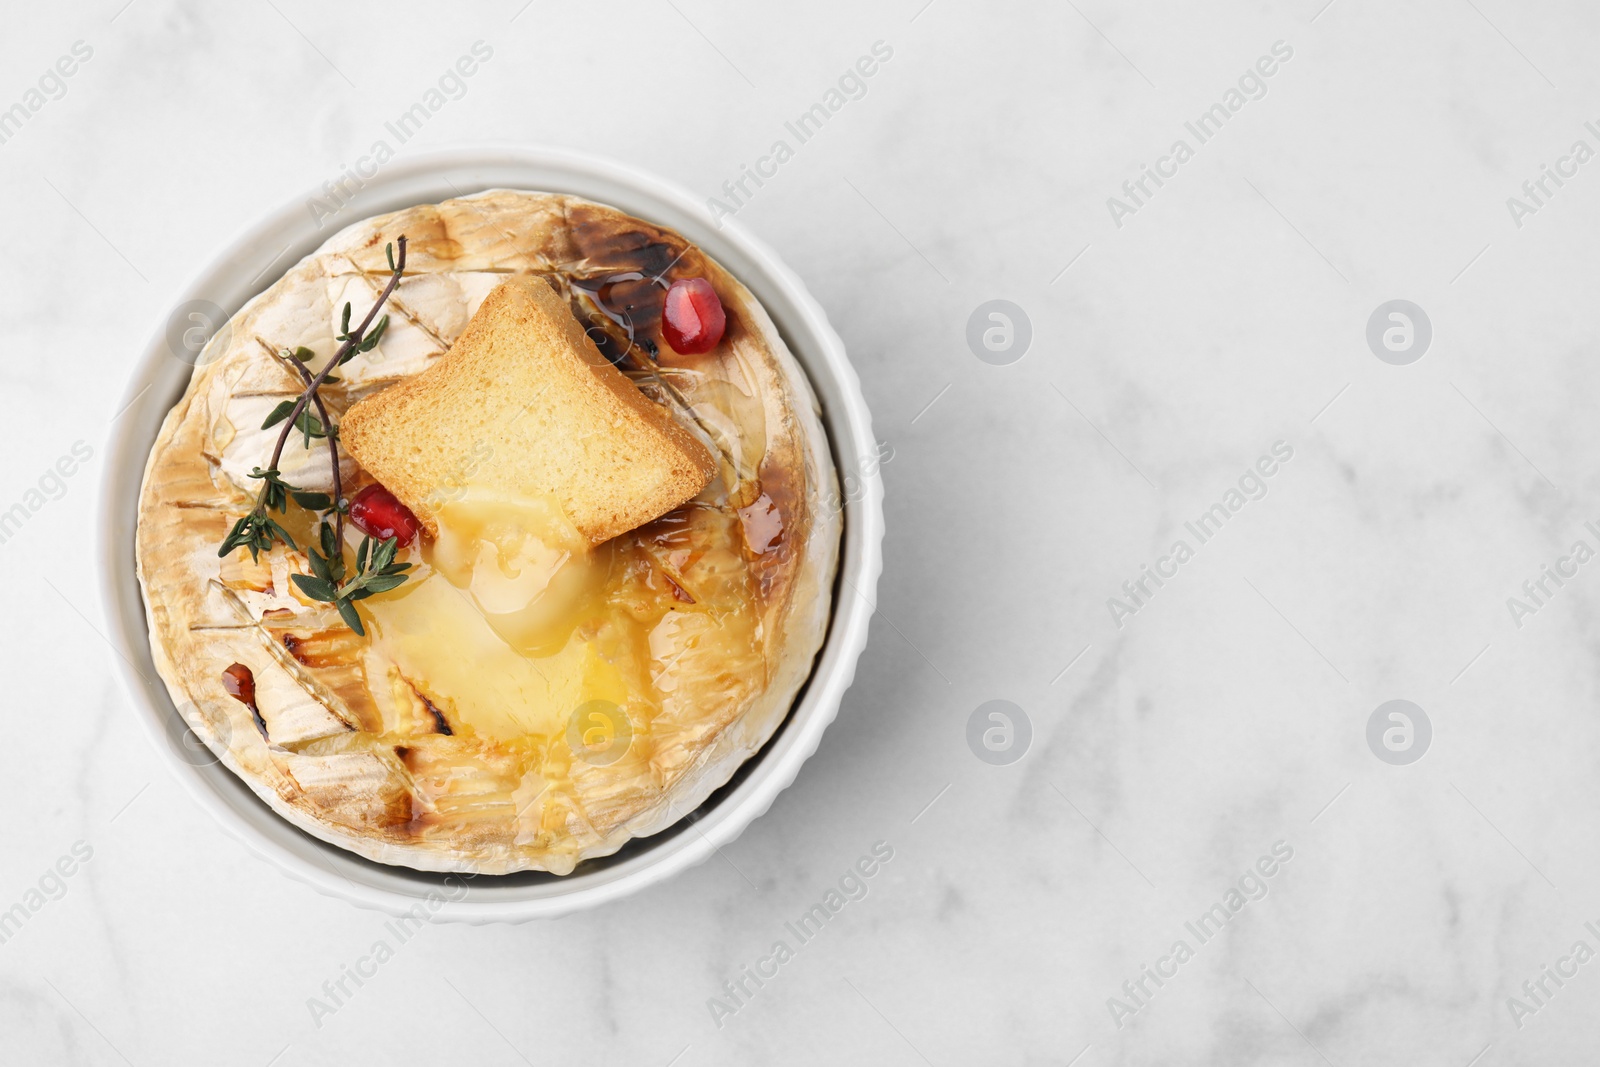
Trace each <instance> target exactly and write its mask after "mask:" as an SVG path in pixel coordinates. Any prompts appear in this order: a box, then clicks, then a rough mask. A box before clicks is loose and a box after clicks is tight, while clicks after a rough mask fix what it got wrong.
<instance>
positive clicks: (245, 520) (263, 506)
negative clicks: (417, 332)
mask: <svg viewBox="0 0 1600 1067" xmlns="http://www.w3.org/2000/svg"><path fill="white" fill-rule="evenodd" d="M396 244H397V245H398V246H399V256H398V257H396V255H395V245H388V246H387V247H386V248H385V249H384V254H385V257H386V258H387V260H388V263H389V281H388V284H387V285H385V286H384V288H383V291H382V292H380V293H379V294H378V299H377V300H376V301H375V302H374V303H373V305H372V307H371V308H369V309H368V310H367V314H366V316H365V317H364V318H363V319H362V320H361V323H360V324H359V325H358V326H356V328H355V329H354V330H352V329H351V328H350V311H351V308H350V304H349V302H348V301H346V303H345V305H344V311H343V313H342V315H341V316H340V320H339V333H338V336H337V337H336V338H335V340H337V341H339V342H340V345H339V348H338V350H337V351H335V352H334V355H333V358H332V359H330V360H328V362H327V364H326V365H325V366H324V367H323V368H322V369H321V370H320V371H318V372H317V373H316V374H312V373H311V371H310V369H309V368H308V367H307V366H306V364H307V363H309V362H310V361H311V359H312V358H313V357H314V356H315V355H316V353H314V352H312V351H311V350H310V349H309V348H304V347H300V348H296V349H295V350H294V351H292V352H290V351H285V352H284V353H283V355H284V362H285V363H286V364H288V365H289V366H291V367H293V368H294V370H295V372H296V373H297V374H298V375H299V377H300V380H301V383H302V384H303V386H304V388H303V389H302V390H301V392H300V396H299V397H298V398H296V399H295V400H285V401H282V402H281V403H279V404H278V405H277V406H276V407H274V408H273V409H272V411H271V412H270V413H269V414H268V415H267V417H266V420H265V421H264V422H262V424H261V428H262V429H263V430H267V429H271V428H272V427H274V426H277V425H279V424H280V423H281V424H282V425H283V429H282V430H281V431H280V432H279V433H278V440H277V443H276V444H275V445H274V446H273V449H272V458H271V460H270V461H269V462H268V464H267V466H266V468H265V469H263V468H261V467H256V468H254V469H253V470H252V471H251V472H250V477H252V478H258V479H260V480H261V492H260V494H259V495H258V496H257V497H256V504H255V507H253V508H251V509H250V511H249V512H248V513H246V514H245V515H243V516H241V517H240V518H239V520H238V521H237V522H235V523H234V524H233V528H232V529H231V530H229V531H228V536H227V537H225V538H223V541H222V546H221V547H220V548H219V549H218V550H217V555H218V556H226V555H228V553H230V552H232V551H234V550H236V549H240V548H244V549H248V550H249V552H250V558H251V559H252V560H256V559H259V557H260V553H261V552H264V551H270V550H271V548H272V546H273V545H274V544H277V543H281V544H284V545H286V546H288V547H289V548H290V549H291V550H293V551H296V552H298V551H299V550H300V549H299V546H298V545H296V544H295V541H294V538H293V537H292V536H290V534H289V532H288V531H287V530H285V529H284V528H283V526H282V525H281V524H279V522H278V521H277V520H276V519H274V518H273V517H272V513H273V512H278V513H283V512H286V511H287V510H288V508H289V503H290V501H291V500H292V501H293V502H294V503H295V504H297V505H299V506H300V507H302V508H305V509H306V510H308V511H322V512H326V511H332V513H333V520H334V521H333V525H332V526H329V525H328V523H327V521H326V519H324V521H323V522H322V523H321V532H320V533H319V538H320V539H321V542H322V553H321V554H320V555H319V554H318V552H317V550H316V548H315V547H311V546H308V547H307V559H308V561H309V563H310V566H311V568H312V572H313V573H312V575H311V576H310V578H309V579H308V578H307V576H306V575H295V576H294V581H295V583H296V584H297V585H299V586H300V588H301V590H302V591H303V592H305V593H306V595H307V596H310V597H312V598H313V599H316V600H321V601H323V602H325V603H332V604H336V605H337V606H338V608H339V614H340V616H341V617H342V618H343V619H344V620H345V622H346V623H348V624H349V625H350V628H351V629H352V630H354V631H356V633H358V634H362V633H364V631H363V630H362V628H361V619H360V617H359V616H358V615H357V614H356V612H355V608H354V607H353V606H352V604H353V602H354V601H355V600H361V599H364V598H365V597H368V596H371V595H372V594H373V593H378V592H383V591H385V590H388V589H393V588H394V587H395V586H398V585H399V584H400V583H402V582H404V581H405V580H406V576H405V575H404V574H402V573H401V572H402V571H404V570H406V569H407V568H408V567H409V566H410V565H409V564H396V563H394V553H395V548H396V541H395V539H393V538H391V539H390V540H389V541H387V542H383V543H381V544H380V545H379V547H378V548H377V549H371V548H370V545H371V542H372V539H371V538H370V537H368V538H365V539H363V540H362V542H361V547H360V550H359V553H358V559H357V563H356V570H357V576H356V577H355V578H353V579H351V581H350V582H348V583H345V582H344V573H345V563H344V554H343V550H342V547H341V546H342V545H343V543H344V519H345V512H346V510H347V509H348V504H347V502H346V501H345V499H344V484H343V480H342V477H341V472H340V470H339V428H338V426H336V425H335V424H334V422H333V420H332V419H330V418H329V417H328V409H327V405H326V404H325V403H324V402H323V399H322V394H321V392H320V390H321V388H322V387H323V386H324V385H326V384H327V383H329V382H330V381H331V382H337V381H338V380H339V379H338V378H336V377H334V376H333V371H334V370H335V369H337V368H338V367H341V366H343V365H344V364H346V363H348V362H349V361H350V360H352V359H354V358H355V357H356V356H358V355H360V354H361V353H363V352H370V351H371V350H372V349H373V348H375V347H377V344H378V342H379V341H380V340H382V338H383V334H384V331H385V330H387V329H388V327H389V316H388V315H384V316H383V317H382V318H378V312H379V311H380V310H381V309H382V308H383V305H384V304H385V303H387V302H388V300H389V297H390V296H391V295H392V294H393V293H394V290H395V287H396V286H398V285H399V284H400V279H401V277H402V275H404V273H405V269H406V238H405V237H404V236H402V237H400V238H399V240H398V241H397V242H396ZM374 319H377V321H376V323H374V321H373V320H374ZM313 412H314V413H313ZM297 431H298V432H299V434H300V437H301V440H302V443H303V445H304V447H305V448H307V449H309V448H310V447H311V444H312V442H313V441H315V440H324V441H326V442H327V445H328V462H329V463H330V464H331V465H332V467H333V495H332V496H331V497H330V496H328V495H327V494H326V493H315V492H309V491H307V490H304V489H299V488H296V487H295V486H293V485H290V484H289V483H288V482H285V481H284V480H283V476H282V474H281V473H280V472H279V470H278V465H279V462H280V461H281V460H282V459H283V450H284V447H285V446H286V445H287V444H288V441H289V436H290V434H292V433H295V432H297ZM385 546H387V548H385ZM380 556H381V557H382V559H383V562H382V563H380V564H375V561H376V560H377V559H378V558H379V557H380ZM319 567H320V568H321V569H320V570H319V569H318V568H319ZM308 580H309V581H312V583H313V584H312V586H311V587H310V588H307V586H306V584H305V583H306V581H308ZM318 583H321V584H318ZM341 583H343V584H341ZM312 589H315V590H316V592H312ZM318 593H324V594H327V595H325V596H318V595H317V594H318Z"/></svg>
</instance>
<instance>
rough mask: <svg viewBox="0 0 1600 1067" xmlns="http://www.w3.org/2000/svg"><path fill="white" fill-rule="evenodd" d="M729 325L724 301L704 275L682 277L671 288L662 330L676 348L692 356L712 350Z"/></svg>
mask: <svg viewBox="0 0 1600 1067" xmlns="http://www.w3.org/2000/svg"><path fill="white" fill-rule="evenodd" d="M727 325H728V316H727V315H726V314H725V313H724V312H723V310H722V301H721V300H718V299H717V291H716V290H715V289H713V288H711V283H710V282H708V281H706V280H705V279H704V278H680V279H678V280H677V281H675V282H673V283H672V288H670V289H668V290H667V302H666V306H665V307H663V308H662V309H661V332H662V333H663V334H664V335H665V336H666V338H667V344H669V345H671V346H672V350H673V351H674V352H681V353H683V354H684V355H686V356H692V355H698V354H699V353H701V352H709V351H711V350H712V349H713V348H716V347H717V342H718V341H721V340H722V331H723V330H724V329H725V328H726V327H727Z"/></svg>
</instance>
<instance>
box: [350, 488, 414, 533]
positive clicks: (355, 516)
mask: <svg viewBox="0 0 1600 1067" xmlns="http://www.w3.org/2000/svg"><path fill="white" fill-rule="evenodd" d="M350 521H351V522H353V523H355V525H356V529H358V530H360V531H361V532H362V533H364V534H366V535H367V536H368V537H376V538H377V539H378V540H380V541H387V540H388V539H389V538H391V537H395V538H398V539H399V541H400V544H401V545H402V546H405V545H409V544H410V543H411V542H412V540H413V539H415V538H416V536H417V529H418V527H420V526H421V525H422V524H421V523H419V522H418V521H417V517H416V516H415V515H413V514H411V509H410V508H408V507H406V506H405V505H404V504H402V503H400V501H399V500H398V499H396V498H395V495H394V494H393V493H391V492H389V490H387V489H385V488H384V487H383V486H381V485H369V486H367V487H366V488H365V489H363V490H361V492H359V493H357V494H356V495H355V498H354V499H352V500H351V501H350Z"/></svg>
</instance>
